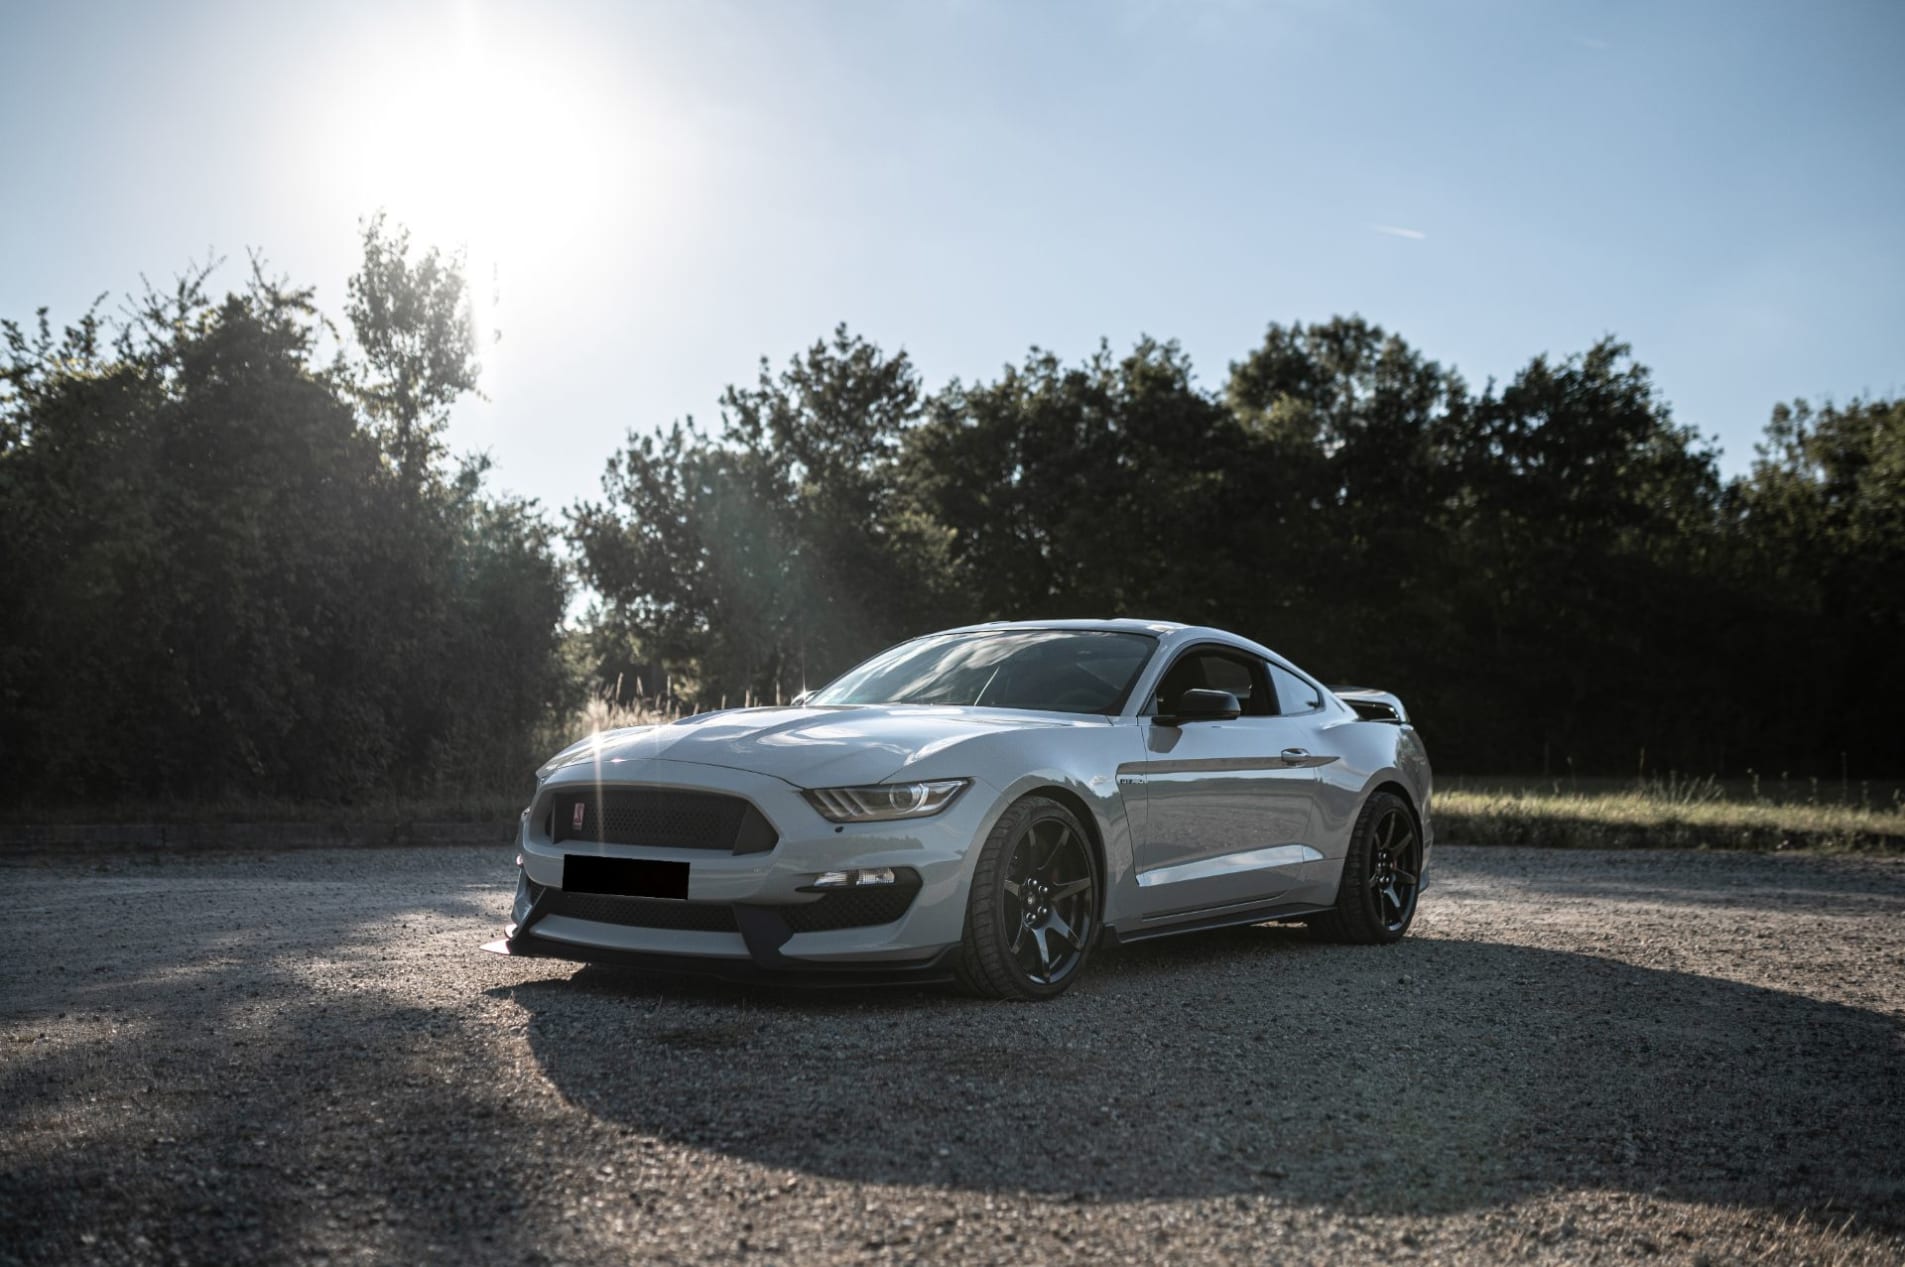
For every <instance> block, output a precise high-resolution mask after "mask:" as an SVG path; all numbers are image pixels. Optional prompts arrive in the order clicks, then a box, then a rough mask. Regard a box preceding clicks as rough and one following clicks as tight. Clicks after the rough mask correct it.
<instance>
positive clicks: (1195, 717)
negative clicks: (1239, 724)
mask: <svg viewBox="0 0 1905 1267" xmlns="http://www.w3.org/2000/svg"><path fill="white" fill-rule="evenodd" d="M1243 711H1244V706H1243V705H1242V704H1239V703H1238V702H1237V697H1236V696H1235V695H1232V694H1231V693H1230V692H1229V691H1212V690H1205V689H1203V688H1201V687H1200V688H1197V689H1195V690H1189V691H1186V692H1184V693H1183V694H1182V695H1180V696H1178V697H1177V707H1176V708H1174V709H1172V710H1171V712H1170V713H1169V714H1168V715H1166V714H1159V716H1158V722H1159V723H1160V724H1161V725H1165V726H1182V725H1183V724H1184V723H1185V722H1190V721H1229V720H1231V719H1232V718H1234V717H1241V716H1243Z"/></svg>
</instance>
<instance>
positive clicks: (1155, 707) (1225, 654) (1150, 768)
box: [1119, 646, 1322, 919]
mask: <svg viewBox="0 0 1905 1267" xmlns="http://www.w3.org/2000/svg"><path fill="white" fill-rule="evenodd" d="M1200 688H1201V689H1206V690H1221V691H1229V692H1230V693H1231V694H1233V695H1236V696H1237V698H1238V703H1239V704H1240V705H1242V706H1243V715H1242V716H1239V717H1237V718H1235V719H1232V720H1227V721H1195V722H1184V723H1182V724H1173V723H1172V722H1171V721H1170V720H1169V718H1168V714H1169V712H1170V705H1171V702H1172V701H1173V700H1175V699H1177V698H1178V697H1179V696H1181V694H1182V692H1183V691H1185V690H1191V689H1200ZM1161 715H1165V716H1162V717H1161ZM1139 732H1140V735H1141V738H1142V741H1143V749H1142V751H1141V752H1140V753H1139V754H1138V755H1139V758H1140V759H1139V760H1136V761H1133V762H1130V763H1129V764H1127V765H1126V766H1124V767H1121V768H1120V770H1119V780H1120V782H1121V784H1123V787H1124V791H1125V794H1126V796H1127V797H1131V796H1133V795H1141V797H1142V799H1143V801H1144V804H1145V813H1144V815H1143V816H1142V824H1143V825H1142V827H1141V828H1140V829H1139V833H1138V837H1137V841H1136V844H1135V853H1136V861H1137V880H1138V890H1139V895H1140V897H1139V906H1140V910H1141V912H1142V914H1143V916H1144V917H1145V918H1146V919H1164V918H1170V917H1172V916H1177V915H1188V914H1190V913H1192V912H1195V911H1199V910H1213V911H1216V910H1218V909H1221V908H1224V907H1234V906H1240V905H1252V904H1260V903H1270V902H1273V901H1275V900H1276V899H1277V898H1279V897H1280V896H1282V895H1284V894H1285V893H1288V892H1290V891H1291V890H1293V889H1297V888H1300V887H1302V886H1303V885H1304V884H1305V883H1306V882H1307V881H1308V878H1309V868H1308V867H1307V866H1306V865H1305V864H1307V863H1309V862H1312V861H1315V860H1316V859H1318V858H1320V857H1321V856H1322V855H1321V854H1320V853H1319V852H1318V850H1317V849H1316V847H1315V832H1316V806H1315V795H1314V793H1315V790H1316V787H1317V782H1316V765H1317V764H1318V763H1319V758H1318V755H1317V754H1316V753H1314V752H1313V751H1311V749H1312V748H1313V746H1314V744H1315V735H1316V733H1317V732H1316V728H1315V727H1314V726H1313V725H1311V724H1310V723H1309V722H1308V721H1306V720H1305V719H1304V718H1301V717H1286V716H1283V715H1282V714H1281V712H1280V708H1279V703H1278V700H1277V696H1276V693H1275V691H1274V689H1273V688H1272V686H1271V683H1270V679H1269V675H1268V669H1267V666H1266V665H1265V664H1264V662H1263V661H1262V660H1260V659H1257V658H1256V657H1254V656H1251V655H1249V654H1248V653H1245V652H1243V651H1240V650H1236V649H1232V648H1227V647H1212V646H1199V647H1192V648H1190V649H1188V650H1186V651H1185V652H1183V653H1182V654H1181V655H1180V656H1179V657H1178V659H1177V660H1176V661H1174V662H1173V664H1172V666H1171V667H1170V668H1169V669H1167V670H1166V672H1165V673H1164V675H1163V676H1162V678H1161V679H1160V680H1159V686H1158V688H1157V689H1156V690H1155V691H1154V692H1153V696H1152V698H1151V699H1150V700H1148V701H1147V702H1146V705H1145V708H1144V711H1143V715H1142V716H1141V717H1140V720H1139Z"/></svg>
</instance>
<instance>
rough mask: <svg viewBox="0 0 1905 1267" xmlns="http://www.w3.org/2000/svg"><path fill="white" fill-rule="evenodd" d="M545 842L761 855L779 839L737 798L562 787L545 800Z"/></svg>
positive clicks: (651, 790) (666, 790) (643, 789)
mask: <svg viewBox="0 0 1905 1267" xmlns="http://www.w3.org/2000/svg"><path fill="white" fill-rule="evenodd" d="M549 835H550V839H552V840H554V841H556V842H557V843H561V842H562V841H565V840H592V841H595V842H597V843H599V844H609V845H649V846H655V847H660V848H666V849H719V850H721V851H723V852H726V853H766V852H767V851H768V850H770V849H772V848H773V847H774V846H775V844H776V843H777V842H778V841H779V839H780V838H779V836H778V835H777V834H776V833H775V831H774V828H773V825H772V824H770V823H769V822H768V821H767V819H765V818H763V817H762V816H761V812H760V811H759V810H757V809H755V808H754V807H753V806H752V805H750V804H748V802H746V801H744V800H742V799H741V798H740V797H738V796H724V795H722V794H721V793H719V792H681V791H676V790H675V789H673V788H650V787H576V788H563V789H561V790H559V791H557V792H556V794H555V796H554V797H553V798H551V801H550V806H549Z"/></svg>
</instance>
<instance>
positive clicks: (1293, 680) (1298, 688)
mask: <svg viewBox="0 0 1905 1267" xmlns="http://www.w3.org/2000/svg"><path fill="white" fill-rule="evenodd" d="M1269 667H1270V677H1271V679H1272V680H1273V681H1275V682H1276V684H1277V701H1278V703H1279V704H1281V705H1282V711H1283V712H1285V713H1313V712H1315V711H1316V710H1317V709H1319V708H1321V707H1323V697H1322V695H1321V694H1320V693H1319V692H1318V691H1317V689H1316V688H1315V687H1314V686H1311V685H1310V684H1309V683H1308V682H1305V681H1304V680H1303V679H1302V678H1300V677H1298V676H1297V675H1296V674H1294V673H1292V672H1290V670H1288V669H1286V668H1284V667H1283V666H1282V665H1280V664H1273V665H1271V666H1269Z"/></svg>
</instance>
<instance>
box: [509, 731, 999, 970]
mask: <svg viewBox="0 0 1905 1267" xmlns="http://www.w3.org/2000/svg"><path fill="white" fill-rule="evenodd" d="M628 767H633V768H628ZM565 773H567V774H569V777H567V778H565V777H564V774H565ZM578 783H589V784H594V783H600V784H604V785H614V784H621V785H629V786H643V787H662V788H674V789H682V790H694V791H711V792H720V793H724V794H726V795H730V796H739V797H742V798H744V799H746V800H747V801H749V802H750V803H752V804H753V806H754V807H755V808H756V809H757V810H759V811H760V813H761V814H762V815H763V816H764V817H766V819H767V820H768V821H769V822H770V823H771V824H772V826H773V827H774V829H775V831H776V832H777V833H778V836H779V839H778V841H777V843H776V844H775V845H774V847H773V848H772V849H771V850H768V851H766V852H759V853H742V854H734V853H728V852H725V851H715V850H705V849H676V848H665V847H656V846H636V845H620V844H604V843H600V842H597V841H592V840H573V839H571V840H562V841H557V840H555V839H554V838H553V837H552V836H551V833H550V830H549V823H548V821H547V819H546V809H547V806H548V805H549V804H550V802H551V800H552V798H553V797H555V796H556V795H557V794H558V793H559V792H561V791H564V790H573V788H574V786H575V785H576V784H578ZM996 800H997V794H996V793H995V792H993V791H991V790H990V789H989V788H987V787H985V786H984V785H983V784H980V783H977V782H976V781H975V784H974V786H972V787H970V788H968V789H967V791H966V792H965V794H964V795H962V796H961V797H960V798H959V799H958V800H957V801H955V802H954V803H953V804H952V805H951V806H950V807H949V808H947V809H946V810H945V811H944V812H943V813H940V814H937V815H934V816H933V817H931V818H924V819H915V820H910V821H899V822H890V823H861V824H847V825H844V826H843V825H837V824H834V823H831V822H828V821H827V820H826V819H824V818H822V817H821V816H820V815H819V814H818V813H816V812H815V811H814V809H813V808H812V807H811V806H810V805H809V804H808V803H807V801H806V799H805V798H804V797H802V796H801V795H800V793H799V791H798V789H796V788H794V787H792V786H791V785H789V784H787V783H785V782H782V781H781V780H779V779H774V778H771V777H768V776H765V775H758V774H751V773H748V772H746V771H741V770H731V769H728V768H726V767H722V766H708V765H698V764H693V763H688V762H671V761H658V760H647V761H641V762H630V763H628V764H627V767H623V768H618V769H616V770H614V771H613V772H611V771H607V770H603V771H600V772H597V771H595V770H592V769H590V768H588V767H582V768H580V769H578V770H576V771H574V772H573V773H569V772H559V773H558V775H557V776H556V778H554V779H551V780H550V782H549V783H548V784H545V785H544V786H543V787H542V788H541V789H539V790H538V793H537V797H536V800H535V802H534V803H532V805H531V807H530V809H529V810H528V811H527V812H526V813H525V814H524V816H523V820H522V825H521V829H520V832H519V837H518V847H519V849H520V852H521V862H522V870H521V874H520V876H519V879H518V884H517V893H516V903H515V908H514V911H513V922H512V924H511V926H510V929H509V930H508V931H509V936H508V938H507V940H506V941H505V942H504V943H500V944H499V946H498V947H496V948H499V949H503V950H505V951H506V952H507V953H510V954H524V955H538V956H549V957H558V958H564V959H571V960H576V961H580V962H588V963H627V964H636V965H638V966H645V967H649V968H654V969H658V970H670V971H693V972H711V973H715V974H717V975H721V976H727V977H740V978H752V977H763V978H771V979H775V980H788V979H791V978H793V977H798V976H805V975H819V976H821V977H822V978H831V979H835V980H837V979H839V978H840V977H841V976H842V975H844V974H851V975H854V976H856V977H860V978H863V979H866V978H879V977H885V976H893V977H897V978H901V979H906V980H931V979H936V978H937V977H939V976H944V975H947V969H946V967H945V965H946V963H947V962H948V961H949V958H950V955H951V953H952V952H953V951H955V950H956V949H957V948H958V945H959V942H960V938H961V936H962V935H963V933H964V929H965V913H966V896H967V894H968V892H969V891H970V879H971V870H972V867H973V865H974V864H975V862H976V850H975V848H974V845H975V843H976V842H978V841H981V840H983V839H984V837H985V833H986V832H987V831H989V830H990V829H991V825H992V819H993V817H995V814H996V810H995V804H996ZM570 855H593V856H604V857H613V858H631V859H646V860H651V861H664V862H685V863H687V864H688V891H687V900H686V901H685V902H684V901H678V900H670V899H666V898H661V899H626V900H621V901H622V902H623V905H624V906H626V907H631V908H667V910H666V911H665V912H664V913H665V914H666V915H667V916H668V917H667V918H651V914H650V913H643V912H637V913H636V914H629V913H627V912H626V911H623V912H618V913H616V914H614V915H610V916H604V917H601V918H584V917H582V916H584V915H588V914H590V911H589V903H588V902H577V901H572V900H564V898H565V896H566V897H569V898H576V897H581V896H582V895H579V894H572V895H564V894H563V891H562V889H561V885H562V880H563V869H564V859H565V858H566V857H567V856H570ZM853 868H859V869H871V868H891V869H893V870H894V871H895V872H898V873H900V874H902V875H903V876H907V877H917V887H916V890H915V891H914V892H913V893H912V897H911V900H910V902H906V903H904V906H903V909H901V910H899V912H898V914H897V917H896V918H891V919H888V920H885V922H878V923H864V922H862V923H857V924H856V923H851V921H850V920H848V921H842V920H840V919H835V918H829V917H828V916H827V915H825V914H824V913H823V912H824V911H826V909H827V907H826V905H825V904H826V903H828V902H836V903H837V901H838V897H839V895H833V894H830V895H827V896H825V897H823V896H822V895H820V894H818V893H815V892H813V891H811V887H810V886H811V885H812V884H813V881H814V880H815V878H816V877H817V876H818V875H820V874H821V873H823V872H827V871H838V870H842V869H853ZM909 887H910V886H909ZM847 892H857V891H856V890H848V891H847ZM551 895H553V896H551ZM868 896H869V897H870V896H871V892H869V894H868ZM616 901H617V899H610V902H611V903H614V902H616ZM578 912H579V913H578ZM880 914H881V916H882V918H884V913H883V912H880ZM843 922H846V923H848V924H850V926H839V925H841V924H842V923H843ZM662 925H666V926H662Z"/></svg>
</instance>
